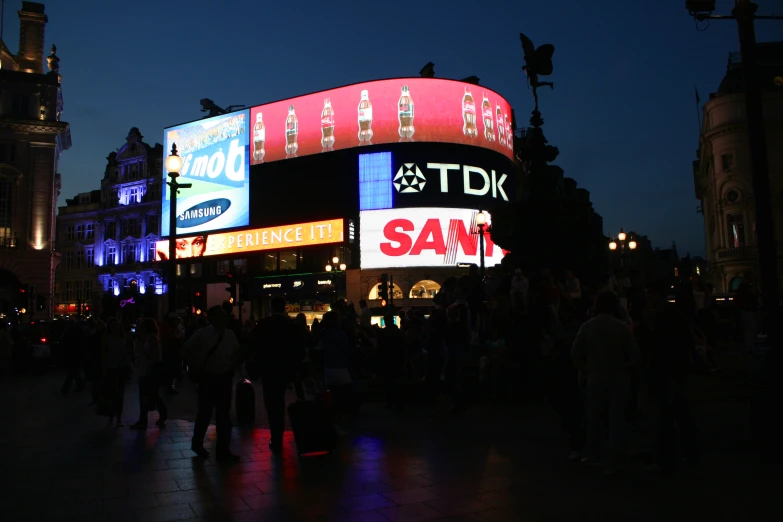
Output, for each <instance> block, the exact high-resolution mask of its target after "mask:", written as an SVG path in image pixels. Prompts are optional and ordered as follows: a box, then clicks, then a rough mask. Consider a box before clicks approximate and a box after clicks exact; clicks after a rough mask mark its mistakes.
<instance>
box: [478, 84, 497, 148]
mask: <svg viewBox="0 0 783 522" xmlns="http://www.w3.org/2000/svg"><path fill="white" fill-rule="evenodd" d="M481 115H482V116H483V119H484V137H485V138H486V139H487V141H495V129H494V127H493V125H492V120H493V118H492V104H491V103H489V98H487V95H486V94H484V101H483V102H481Z"/></svg>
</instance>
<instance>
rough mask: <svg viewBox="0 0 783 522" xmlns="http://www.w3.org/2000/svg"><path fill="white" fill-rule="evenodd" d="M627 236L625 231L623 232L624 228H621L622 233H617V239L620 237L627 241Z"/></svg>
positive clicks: (621, 239)
mask: <svg viewBox="0 0 783 522" xmlns="http://www.w3.org/2000/svg"><path fill="white" fill-rule="evenodd" d="M625 237H626V236H625V232H623V229H622V228H621V229H620V233H619V234H617V239H619V240H620V241H625Z"/></svg>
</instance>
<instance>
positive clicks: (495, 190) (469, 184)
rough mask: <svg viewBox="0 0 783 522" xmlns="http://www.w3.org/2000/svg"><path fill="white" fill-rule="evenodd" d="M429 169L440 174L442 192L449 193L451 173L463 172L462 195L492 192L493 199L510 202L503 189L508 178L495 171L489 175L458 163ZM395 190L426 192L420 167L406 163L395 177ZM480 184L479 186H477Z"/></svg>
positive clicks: (480, 194) (438, 164) (424, 178)
mask: <svg viewBox="0 0 783 522" xmlns="http://www.w3.org/2000/svg"><path fill="white" fill-rule="evenodd" d="M427 168H428V169H430V170H437V171H439V172H440V191H441V192H448V191H449V173H450V172H451V171H457V172H460V171H462V193H463V194H469V195H471V196H486V195H487V194H489V192H490V191H492V197H493V198H498V197H500V198H501V199H503V201H508V195H507V194H506V191H505V190H504V189H503V183H505V181H506V179H507V178H508V176H507V175H505V174H503V173H501V174H500V177H498V175H497V174H496V173H495V171H494V170H490V171H489V172H490V173H489V174H488V173H487V171H486V170H484V169H481V168H479V167H473V166H471V165H459V164H456V163H427ZM393 183H394V188H395V189H397V192H400V193H411V192H414V193H419V192H422V191H423V190H424V186H425V185H426V183H427V178H426V177H425V176H424V174H422V172H421V170H420V169H419V167H418V166H416V165H415V164H413V163H405V164H403V166H402V167H400V169H399V170H398V171H397V175H396V176H394V180H393ZM477 183H478V184H477Z"/></svg>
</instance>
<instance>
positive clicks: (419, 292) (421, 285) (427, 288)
mask: <svg viewBox="0 0 783 522" xmlns="http://www.w3.org/2000/svg"><path fill="white" fill-rule="evenodd" d="M438 292H440V285H439V284H438V283H436V282H435V281H432V280H430V279H424V280H422V281H419V282H418V283H416V284H415V285H413V286H412V287H411V292H410V294H409V295H408V297H410V298H411V299H429V298H432V297H435V295H436V294H437V293H438Z"/></svg>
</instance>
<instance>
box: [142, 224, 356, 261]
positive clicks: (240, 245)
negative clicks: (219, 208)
mask: <svg viewBox="0 0 783 522" xmlns="http://www.w3.org/2000/svg"><path fill="white" fill-rule="evenodd" d="M342 241H343V220H342V219H331V220H328V221H315V222H312V223H299V224H296V225H284V226H280V227H268V228H255V229H252V230H237V231H234V232H222V233H218V234H201V235H195V236H189V237H178V238H177V239H176V251H177V259H188V258H192V257H206V256H222V255H226V254H246V253H248V252H260V251H262V250H279V249H283V248H294V247H301V246H313V245H328V244H331V243H341V242H342ZM155 248H156V250H157V254H156V256H155V259H156V260H157V261H165V260H167V259H168V258H169V242H168V240H163V241H158V242H157V243H156V245H155Z"/></svg>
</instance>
